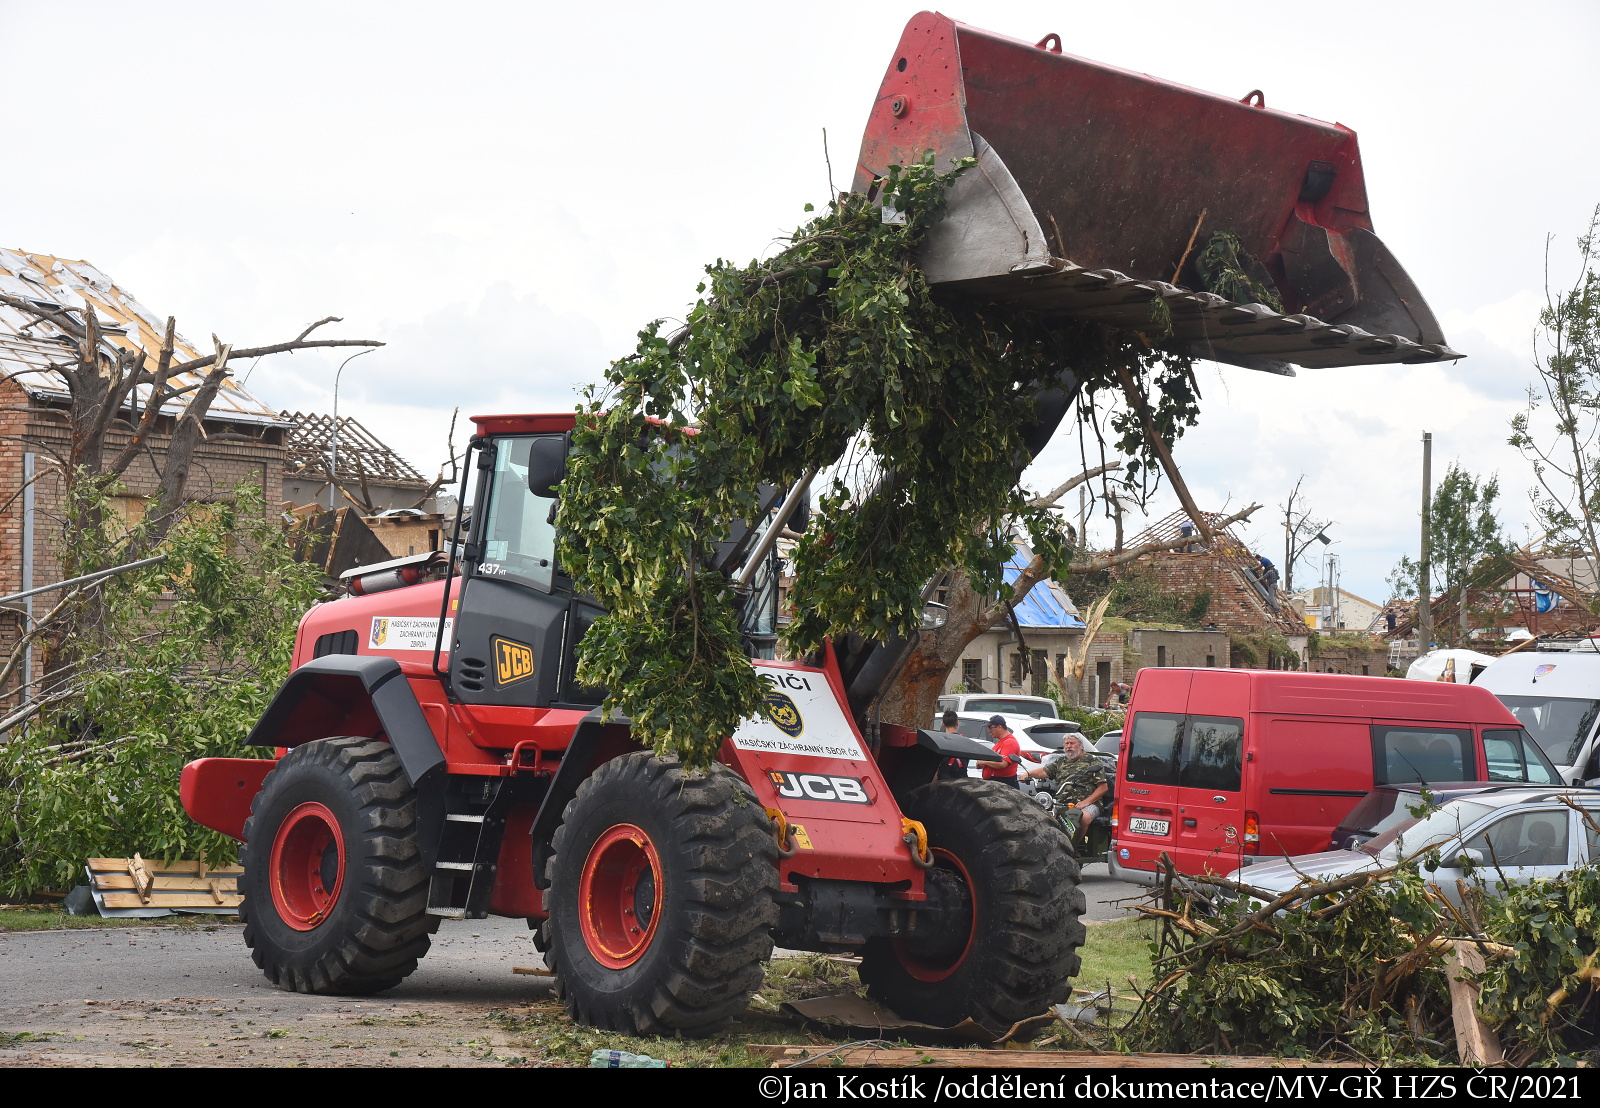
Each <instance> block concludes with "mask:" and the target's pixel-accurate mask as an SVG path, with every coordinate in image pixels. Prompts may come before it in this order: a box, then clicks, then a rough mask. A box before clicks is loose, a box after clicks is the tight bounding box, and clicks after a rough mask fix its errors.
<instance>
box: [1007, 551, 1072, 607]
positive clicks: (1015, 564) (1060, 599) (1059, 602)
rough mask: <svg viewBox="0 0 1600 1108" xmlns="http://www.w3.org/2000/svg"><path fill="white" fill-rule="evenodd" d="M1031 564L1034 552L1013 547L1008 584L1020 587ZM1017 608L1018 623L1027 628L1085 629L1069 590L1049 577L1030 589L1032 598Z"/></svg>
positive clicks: (1019, 603) (1027, 596) (1019, 602)
mask: <svg viewBox="0 0 1600 1108" xmlns="http://www.w3.org/2000/svg"><path fill="white" fill-rule="evenodd" d="M1031 561H1033V553H1032V551H1030V550H1028V549H1027V548H1026V547H1022V546H1014V547H1012V550H1011V560H1010V561H1008V562H1006V564H1005V569H1004V573H1005V580H1006V584H1008V585H1014V584H1016V583H1017V578H1018V577H1020V576H1021V575H1022V571H1023V570H1024V569H1026V568H1028V563H1029V562H1031ZM1013 607H1014V610H1015V611H1016V614H1017V622H1018V623H1019V624H1021V625H1022V626H1023V627H1082V626H1083V620H1081V619H1079V618H1078V609H1077V606H1076V605H1074V604H1073V603H1072V598H1071V597H1069V596H1068V595H1067V590H1066V589H1064V588H1062V587H1061V586H1060V585H1058V584H1056V582H1055V580H1054V579H1052V578H1049V577H1046V578H1045V579H1044V580H1042V581H1040V582H1039V583H1038V584H1037V585H1035V586H1033V588H1031V589H1029V590H1028V595H1026V596H1024V597H1023V598H1022V599H1021V600H1019V601H1017V602H1016V604H1015V605H1014V606H1013Z"/></svg>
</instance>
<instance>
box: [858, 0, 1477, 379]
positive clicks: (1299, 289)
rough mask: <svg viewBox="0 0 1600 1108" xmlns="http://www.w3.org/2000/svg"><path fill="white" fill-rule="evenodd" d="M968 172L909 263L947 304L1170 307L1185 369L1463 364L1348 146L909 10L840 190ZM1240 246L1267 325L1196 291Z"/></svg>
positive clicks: (1117, 313)
mask: <svg viewBox="0 0 1600 1108" xmlns="http://www.w3.org/2000/svg"><path fill="white" fill-rule="evenodd" d="M929 150H932V151H934V153H935V154H936V156H937V159H938V163H939V166H940V168H945V167H947V166H948V165H950V164H951V163H952V162H954V161H956V160H957V159H961V158H976V159H977V164H976V165H975V166H974V167H973V168H972V169H970V170H968V171H967V172H966V173H964V174H963V175H962V176H961V177H960V178H959V179H958V180H957V182H956V184H955V185H954V187H953V188H952V189H951V192H950V197H949V211H948V215H947V218H946V219H945V220H944V222H943V223H941V224H939V225H938V226H936V227H935V228H934V229H933V230H932V231H930V232H929V234H928V236H927V239H926V241H925V242H924V244H923V247H922V255H921V257H920V259H919V261H920V264H921V265H922V268H923V271H924V273H925V275H926V276H927V278H928V280H929V282H930V283H931V284H934V285H937V286H941V287H942V288H943V290H944V291H945V292H947V293H949V294H953V295H960V296H965V297H971V298H974V299H976V300H979V301H986V302H1004V303H1009V304H1015V305H1018V306H1021V307H1026V308H1031V309H1034V310H1036V311H1039V312H1042V313H1045V314H1053V315H1063V316H1074V317H1079V318H1092V319H1101V320H1104V321H1106V322H1108V323H1114V324H1118V325H1121V326H1126V327H1130V328H1134V329H1145V330H1148V329H1149V328H1150V326H1151V307H1152V302H1153V301H1154V300H1156V299H1160V300H1162V301H1165V303H1166V305H1167V307H1168V309H1169V311H1170V314H1171V320H1172V329H1173V333H1174V336H1175V337H1176V338H1177V339H1178V340H1179V341H1180V342H1182V343H1184V344H1185V345H1186V346H1187V347H1188V349H1189V352H1190V353H1192V354H1194V355H1195V356H1197V357H1202V358H1209V359H1214V360H1217V361H1223V362H1230V363H1233V364H1235V365H1242V366H1247V367H1249V368H1253V369H1262V370H1268V371H1271V372H1278V373H1293V370H1292V369H1291V368H1290V366H1291V364H1292V365H1301V366H1307V367H1321V366H1350V365H1367V364H1373V363H1383V362H1432V361H1440V360H1444V359H1450V358H1458V357H1460V356H1461V355H1460V354H1458V353H1457V352H1456V351H1454V350H1451V349H1450V348H1449V347H1448V346H1447V345H1446V344H1445V339H1444V334H1443V332H1442V331H1441V330H1440V328H1439V324H1438V321H1437V320H1436V319H1435V318H1434V316H1433V313H1432V312H1431V311H1430V310H1429V309H1428V306H1427V304H1426V302H1425V301H1424V300H1423V298H1422V294H1421V293H1420V292H1419V291H1418V289H1417V287H1416V285H1415V284H1413V283H1412V281H1411V279H1410V277H1408V276H1407V275H1406V272H1405V270H1404V269H1403V268H1402V267H1401V265H1400V263H1399V262H1398V261H1397V260H1396V259H1395V257H1394V255H1393V254H1391V253H1390V252H1389V250H1388V248H1387V247H1385V246H1384V245H1383V243H1382V242H1381V241H1380V240H1379V239H1378V237H1377V235H1375V234H1374V233H1373V230H1372V219H1371V217H1370V215H1369V213H1368V209H1367V193H1366V185H1365V182H1364V180H1363V177H1362V171H1361V155H1360V152H1359V150H1358V148H1357V144H1356V135H1355V132H1354V131H1352V130H1350V129H1349V128H1348V127H1344V126H1342V125H1340V124H1336V123H1323V122H1320V121H1318V120H1315V119H1309V118H1307V117H1305V116H1299V115H1291V114H1289V113H1287V112H1281V111H1277V110H1275V109H1273V108H1268V107H1267V106H1266V105H1265V99H1264V97H1263V96H1262V95H1261V94H1260V93H1259V92H1252V93H1251V94H1249V95H1247V96H1246V97H1244V99H1242V100H1236V99H1231V98H1229V97H1226V96H1218V95H1215V94H1213V93H1209V92H1202V91H1200V90H1198V89H1191V88H1186V87H1184V86H1182V85H1176V84H1172V83H1170V82H1167V81H1162V80H1158V79H1157V78H1154V77H1150V76H1148V75H1146V74H1142V73H1132V72H1129V71H1126V70H1121V69H1116V68H1113V67H1111V66H1106V65H1101V64H1099V63H1098V62H1092V61H1088V60H1086V59H1084V58H1078V57H1074V56H1073V55H1071V54H1066V53H1063V52H1062V49H1061V40H1060V37H1059V36H1057V35H1053V34H1052V35H1047V36H1046V37H1045V38H1044V39H1043V40H1042V41H1041V42H1039V43H1037V44H1033V43H1028V42H1024V41H1022V40H1019V39H1013V38H1007V37H1005V36H1003V35H996V34H993V33H991V32H989V31H983V30H979V29H978V28H976V27H969V26H967V25H965V24H962V23H957V22H955V21H954V20H951V19H949V18H947V17H945V16H943V15H940V14H938V13H935V12H921V13H919V14H918V15H916V16H914V17H913V18H912V19H911V21H910V22H909V23H908V24H907V25H906V29H905V32H904V34H903V35H902V36H901V39H900V45H899V48H898V49H897V50H896V51H895V55H894V57H893V58H891V59H890V62H889V67H888V70H887V72H886V73H885V75H884V79H883V84H882V85H881V87H880V88H879V90H878V98H877V100H876V102H875V103H874V104H873V107H872V113H871V116H870V117H869V119H868V122H867V128H866V134H865V136H864V137H863V139H862V143H861V155H860V158H859V162H858V165H857V167H856V175H855V182H854V188H855V189H856V191H858V192H862V193H869V194H870V192H871V191H872V189H873V185H874V181H875V179H876V178H878V177H881V176H882V175H883V174H884V172H885V171H886V169H887V167H888V166H890V165H907V164H912V163H915V162H916V161H918V160H920V159H921V158H922V157H923V156H924V155H925V153H926V152H927V151H929ZM1219 231H1226V232H1230V233H1231V234H1233V235H1235V236H1237V237H1238V239H1239V242H1240V244H1241V246H1242V247H1243V249H1244V251H1245V252H1247V253H1248V254H1249V255H1250V256H1251V258H1252V259H1254V261H1255V262H1256V263H1258V265H1259V267H1260V269H1259V276H1260V277H1262V278H1266V279H1267V280H1265V281H1263V282H1262V283H1263V284H1268V283H1270V285H1271V286H1272V287H1273V288H1274V289H1275V290H1276V292H1277V293H1278V296H1279V298H1280V299H1281V300H1282V302H1283V308H1284V310H1283V311H1282V312H1278V311H1275V310H1273V309H1272V308H1270V307H1267V306H1265V305H1262V304H1253V303H1239V302H1235V301H1230V300H1226V299H1224V298H1223V297H1221V296H1217V295H1215V294H1213V293H1210V292H1206V291H1202V288H1203V286H1202V282H1201V279H1200V275H1199V272H1198V270H1197V268H1196V261H1197V258H1198V255H1199V254H1200V252H1201V250H1202V249H1203V248H1204V246H1205V245H1206V243H1207V242H1209V241H1210V239H1211V237H1212V236H1213V235H1214V234H1215V233H1217V232H1219Z"/></svg>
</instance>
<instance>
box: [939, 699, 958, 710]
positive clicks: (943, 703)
mask: <svg viewBox="0 0 1600 1108" xmlns="http://www.w3.org/2000/svg"><path fill="white" fill-rule="evenodd" d="M959 703H960V702H959V701H957V700H956V698H955V697H953V696H941V697H940V698H939V711H941V712H959V711H960V710H961V709H960V708H959V707H958V704H959Z"/></svg>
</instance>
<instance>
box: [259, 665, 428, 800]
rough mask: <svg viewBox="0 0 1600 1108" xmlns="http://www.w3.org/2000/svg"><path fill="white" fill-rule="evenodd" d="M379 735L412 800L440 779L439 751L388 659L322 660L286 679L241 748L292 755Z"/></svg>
mask: <svg viewBox="0 0 1600 1108" xmlns="http://www.w3.org/2000/svg"><path fill="white" fill-rule="evenodd" d="M380 734H381V735H383V736H384V737H386V738H387V739H388V740H389V745H391V746H393V747H394V752H395V754H397V755H398V756H399V758H400V765H401V766H402V767H403V768H404V769H405V771H406V776H407V777H409V778H410V779H411V784H412V785H413V786H414V787H416V788H417V790H418V791H419V792H420V791H422V790H423V788H424V787H425V786H430V785H433V784H434V783H435V780H436V779H442V778H443V777H444V775H445V770H446V766H445V758H444V751H442V750H441V749H439V740H438V739H437V738H436V737H435V736H434V734H433V728H431V727H429V726H428V719H427V717H426V716H424V715H423V714H422V708H421V707H420V706H419V705H418V704H417V698H416V696H415V694H413V693H412V691H411V686H410V685H409V684H407V683H406V681H405V678H404V676H403V674H402V672H401V669H400V663H399V662H398V661H396V660H395V659H393V658H384V657H377V656H373V655H363V654H329V655H326V656H325V657H322V658H314V659H312V660H311V661H309V662H307V663H306V664H305V665H303V666H301V667H300V668H299V669H297V670H295V671H294V672H293V673H291V674H289V677H288V680H286V681H284V683H283V687H282V688H280V689H279V690H278V694H277V695H276V696H274V697H273V698H272V703H271V704H270V705H268V706H267V710H266V712H265V713H263V714H262V716H261V719H260V721H259V722H258V723H257V724H256V725H255V727H254V728H253V729H252V730H251V732H250V737H249V738H248V739H246V740H245V742H246V743H247V744H248V745H250V746H284V747H294V746H299V745H301V744H302V743H308V742H312V741H313V740H316V739H327V738H333V737H335V736H338V735H368V736H371V737H373V738H376V737H377V736H378V735H380Z"/></svg>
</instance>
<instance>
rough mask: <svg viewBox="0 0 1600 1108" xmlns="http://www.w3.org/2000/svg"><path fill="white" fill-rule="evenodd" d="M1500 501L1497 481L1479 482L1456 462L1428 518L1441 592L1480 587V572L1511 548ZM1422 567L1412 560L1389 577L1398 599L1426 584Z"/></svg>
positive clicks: (1432, 574) (1435, 577)
mask: <svg viewBox="0 0 1600 1108" xmlns="http://www.w3.org/2000/svg"><path fill="white" fill-rule="evenodd" d="M1499 497H1500V480H1499V478H1498V477H1494V476H1491V477H1490V478H1489V479H1488V480H1486V481H1483V482H1481V483H1480V482H1479V481H1478V479H1477V478H1476V477H1474V476H1472V474H1470V473H1468V472H1467V471H1466V470H1464V469H1462V468H1461V466H1460V465H1459V464H1458V463H1456V462H1452V463H1450V469H1449V471H1448V472H1447V473H1446V474H1445V475H1444V480H1442V481H1440V482H1439V487H1438V488H1436V489H1434V491H1433V502H1432V504H1431V506H1430V509H1429V513H1428V543H1429V546H1430V547H1431V558H1432V566H1431V571H1430V573H1429V578H1430V580H1431V583H1432V585H1433V587H1434V589H1436V590H1440V591H1443V592H1445V593H1446V594H1452V593H1458V592H1460V591H1461V589H1462V588H1464V587H1467V586H1468V585H1470V584H1475V583H1476V582H1475V581H1474V580H1473V579H1474V577H1475V576H1476V574H1475V573H1474V571H1475V570H1476V569H1477V567H1478V566H1479V564H1480V563H1482V562H1483V561H1484V560H1485V559H1493V558H1498V557H1500V556H1501V555H1503V554H1504V553H1505V552H1506V550H1507V549H1508V544H1507V542H1506V540H1505V534H1504V532H1503V531H1502V530H1501V527H1500V520H1499V518H1498V517H1497V516H1496V515H1495V504H1494V502H1495V501H1496V500H1497V499H1499ZM1421 572H1422V567H1421V565H1420V563H1418V562H1415V561H1413V560H1412V559H1411V558H1410V557H1409V556H1407V555H1401V557H1400V561H1399V563H1398V564H1397V565H1396V566H1395V568H1394V571H1393V572H1392V573H1391V574H1390V576H1389V582H1390V584H1392V585H1393V586H1394V588H1395V591H1396V594H1397V595H1399V596H1402V597H1405V598H1407V599H1413V598H1415V597H1416V596H1417V595H1418V593H1419V591H1420V585H1421Z"/></svg>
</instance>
